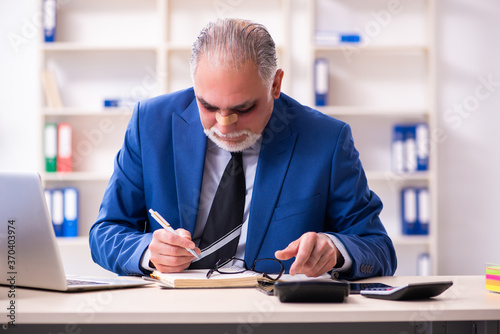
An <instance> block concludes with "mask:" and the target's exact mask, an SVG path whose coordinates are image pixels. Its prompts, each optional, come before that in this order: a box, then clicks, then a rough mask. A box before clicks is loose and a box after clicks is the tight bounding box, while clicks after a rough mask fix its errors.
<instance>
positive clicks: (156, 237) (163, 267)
mask: <svg viewBox="0 0 500 334" xmlns="http://www.w3.org/2000/svg"><path fill="white" fill-rule="evenodd" d="M176 232H177V233H178V234H179V235H176V234H174V233H171V232H169V231H166V230H163V229H159V230H156V231H155V232H154V233H153V240H152V241H151V243H150V244H149V250H150V252H151V255H150V260H151V262H152V263H153V264H154V265H155V267H156V269H158V270H159V271H161V272H179V271H182V270H184V269H186V268H187V267H189V265H190V264H191V261H192V260H193V259H194V256H193V255H191V254H190V253H189V252H188V251H187V250H186V248H188V249H194V250H195V251H196V253H197V254H199V253H200V250H199V249H198V248H195V244H194V242H193V241H192V240H191V234H190V233H189V231H186V230H184V229H178V230H177V231H176Z"/></svg>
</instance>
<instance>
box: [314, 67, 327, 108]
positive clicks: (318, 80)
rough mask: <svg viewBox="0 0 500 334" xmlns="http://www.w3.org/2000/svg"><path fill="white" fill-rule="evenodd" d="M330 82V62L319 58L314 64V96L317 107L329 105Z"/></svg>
mask: <svg viewBox="0 0 500 334" xmlns="http://www.w3.org/2000/svg"><path fill="white" fill-rule="evenodd" d="M328 82H329V70H328V60H326V59H324V58H318V59H316V61H315V63H314V96H315V101H316V105H317V106H326V105H327V104H328V90H329V84H328Z"/></svg>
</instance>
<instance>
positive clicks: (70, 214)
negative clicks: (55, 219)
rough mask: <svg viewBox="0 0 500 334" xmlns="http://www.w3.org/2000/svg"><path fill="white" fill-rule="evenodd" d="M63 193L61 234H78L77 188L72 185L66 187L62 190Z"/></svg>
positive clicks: (69, 235)
mask: <svg viewBox="0 0 500 334" xmlns="http://www.w3.org/2000/svg"><path fill="white" fill-rule="evenodd" d="M63 194H64V223H63V229H62V230H63V236H64V237H76V236H78V190H77V189H76V188H73V187H67V188H64V190H63Z"/></svg>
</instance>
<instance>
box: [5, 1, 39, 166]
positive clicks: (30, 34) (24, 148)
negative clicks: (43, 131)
mask: <svg viewBox="0 0 500 334" xmlns="http://www.w3.org/2000/svg"><path fill="white" fill-rule="evenodd" d="M37 5H38V1H36V0H23V1H6V0H2V1H0V170H33V169H36V168H37V167H38V165H37V163H38V161H39V158H38V157H39V155H38V154H39V151H40V150H39V146H38V144H39V143H37V138H39V136H38V133H37V131H38V123H37V122H38V119H37V117H38V116H37V115H38V110H37V108H38V105H39V103H38V101H39V100H38V96H39V95H38V89H39V88H38V87H39V83H38V79H37V78H35V77H34V74H35V73H37V68H38V63H37V61H38V58H37V53H38V47H37V42H38V41H37V38H38V35H37V34H38V30H39V29H40V27H39V23H38V21H39V20H38V18H37V17H36V10H37ZM40 147H41V146H40Z"/></svg>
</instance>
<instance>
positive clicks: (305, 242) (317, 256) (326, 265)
mask: <svg viewBox="0 0 500 334" xmlns="http://www.w3.org/2000/svg"><path fill="white" fill-rule="evenodd" d="M275 256H276V258H277V259H278V260H288V259H291V258H292V257H294V256H295V261H294V262H293V263H292V266H291V267H290V274H291V275H295V274H304V275H306V276H308V277H317V276H321V275H323V274H324V273H327V272H329V271H330V270H332V269H333V267H335V265H336V264H337V262H341V258H342V254H341V253H340V252H339V250H338V249H337V247H336V246H335V244H334V243H333V241H332V240H331V239H330V238H329V237H328V236H327V235H324V234H321V233H315V232H307V233H304V234H303V235H302V236H301V237H300V238H299V239H297V240H295V241H293V242H291V243H290V244H289V245H288V247H286V248H285V249H283V250H279V251H277V252H276V253H275Z"/></svg>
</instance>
